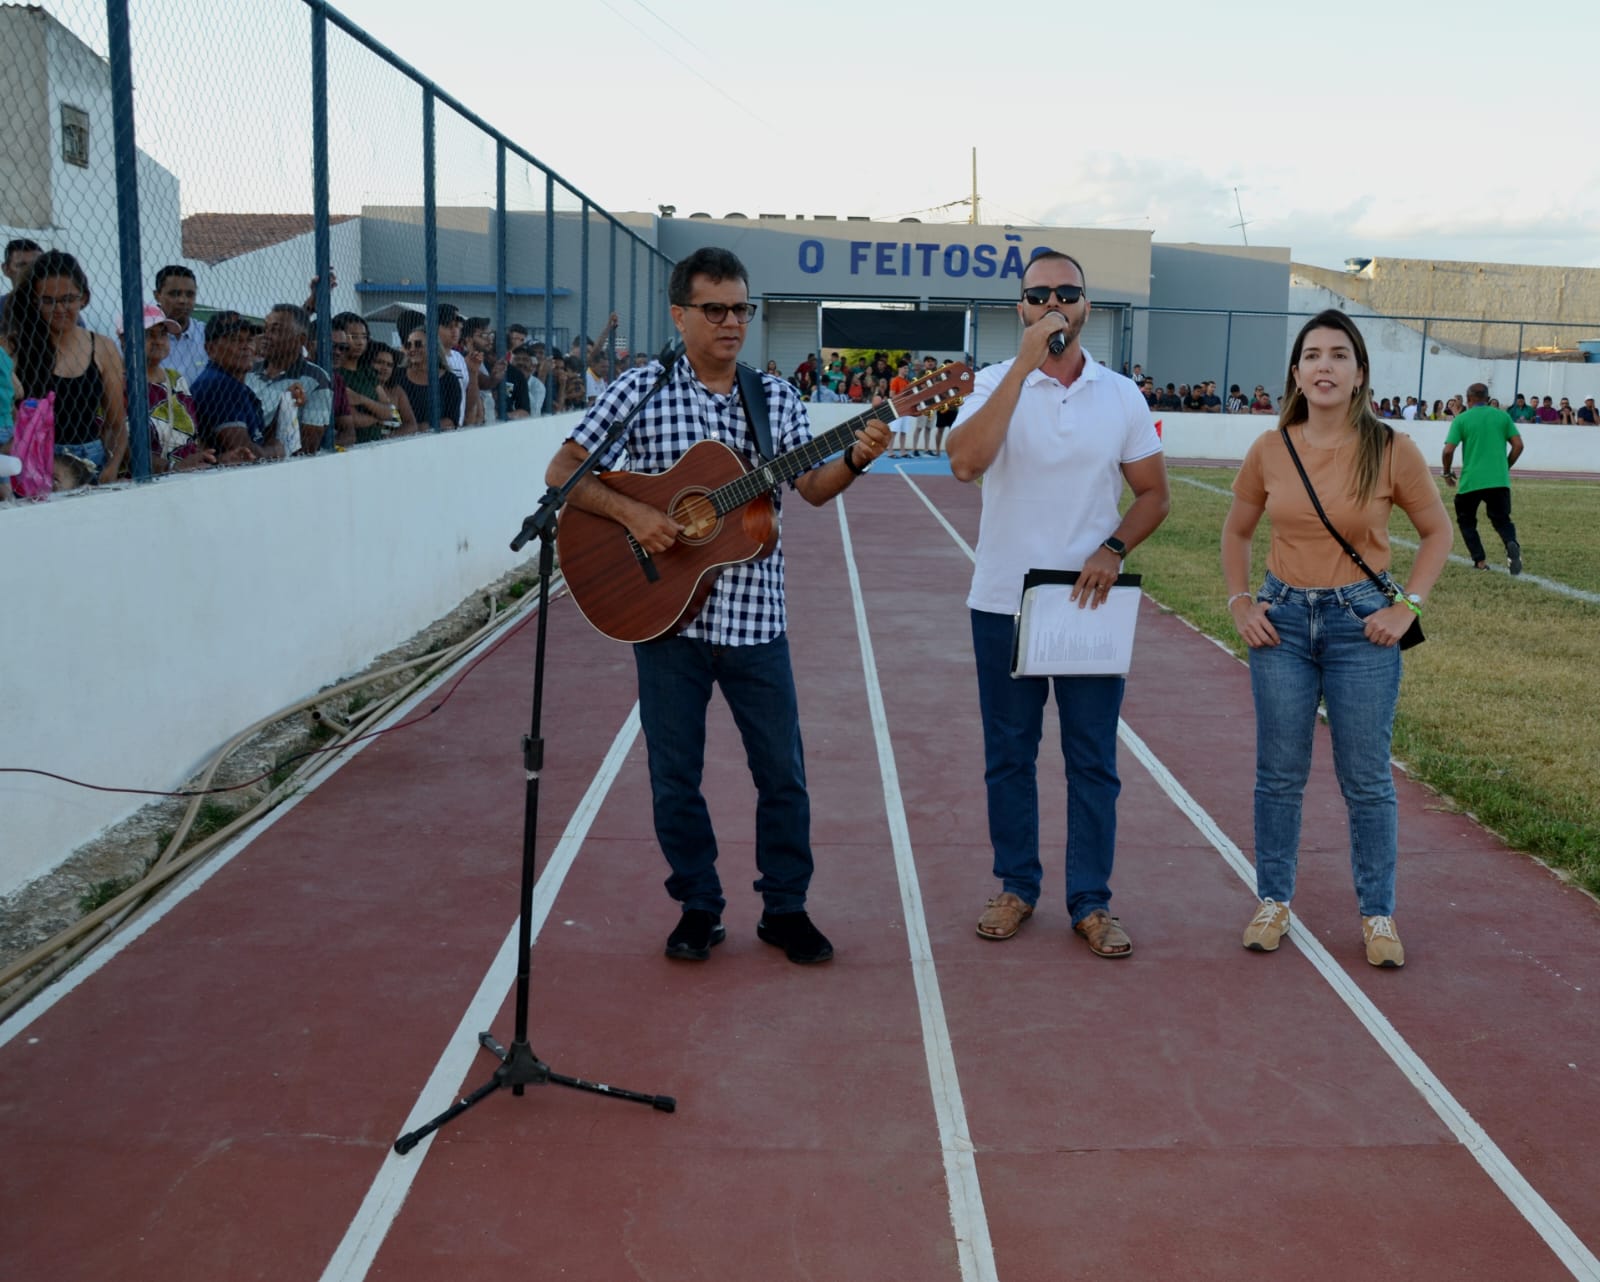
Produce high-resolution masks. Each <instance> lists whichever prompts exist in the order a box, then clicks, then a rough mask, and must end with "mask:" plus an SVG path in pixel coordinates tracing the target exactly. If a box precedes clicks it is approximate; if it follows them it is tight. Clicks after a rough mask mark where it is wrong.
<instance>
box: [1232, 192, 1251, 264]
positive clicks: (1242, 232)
mask: <svg viewBox="0 0 1600 1282" xmlns="http://www.w3.org/2000/svg"><path fill="white" fill-rule="evenodd" d="M1233 207H1234V208H1235V209H1237V210H1238V211H1239V221H1238V222H1236V223H1234V226H1235V227H1237V228H1238V229H1239V236H1240V238H1241V239H1242V240H1243V241H1244V247H1245V248H1246V249H1249V248H1250V237H1249V236H1248V235H1247V234H1246V233H1245V230H1244V229H1245V228H1246V227H1248V226H1249V225H1250V220H1249V219H1248V218H1246V217H1245V216H1244V206H1243V205H1242V204H1240V203H1239V189H1238V188H1237V187H1235V188H1234V189H1233Z"/></svg>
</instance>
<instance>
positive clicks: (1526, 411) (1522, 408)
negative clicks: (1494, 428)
mask: <svg viewBox="0 0 1600 1282" xmlns="http://www.w3.org/2000/svg"><path fill="white" fill-rule="evenodd" d="M1510 412H1511V421H1512V422H1513V423H1531V422H1533V420H1534V419H1536V418H1538V417H1539V411H1538V410H1536V409H1534V408H1533V406H1531V405H1529V404H1528V400H1527V397H1525V396H1523V394H1522V393H1521V392H1518V393H1517V399H1516V400H1514V401H1512V402H1511V411H1510Z"/></svg>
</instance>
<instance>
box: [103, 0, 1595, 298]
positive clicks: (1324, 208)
mask: <svg viewBox="0 0 1600 1282" xmlns="http://www.w3.org/2000/svg"><path fill="white" fill-rule="evenodd" d="M75 2H76V0H75ZM157 3H159V0H157ZM272 4H273V9H272V13H273V21H274V22H279V21H281V22H282V24H283V25H284V26H285V27H286V28H294V29H295V31H296V34H295V38H294V40H293V43H294V44H296V45H298V44H299V43H301V41H300V39H299V35H298V31H299V29H300V28H303V26H304V20H303V19H302V18H300V14H299V13H296V12H294V11H296V10H300V6H299V5H298V4H295V3H294V0H272ZM279 5H282V6H286V8H285V9H283V10H282V11H280V10H279V9H278V8H277V6H279ZM336 7H337V8H338V9H339V10H340V11H341V12H343V13H344V14H345V15H346V16H348V17H349V18H350V19H352V20H353V21H355V22H356V23H358V24H359V25H361V26H363V27H365V28H366V29H367V30H368V31H369V32H370V33H371V34H372V35H374V36H375V37H377V39H378V40H379V41H381V42H382V43H384V44H386V45H387V46H388V47H389V48H390V49H392V50H393V51H394V52H395V53H396V54H398V55H399V56H400V57H402V58H404V59H405V60H407V61H408V62H410V63H411V64H412V65H413V66H414V67H415V68H416V69H417V70H419V71H420V72H422V73H423V74H425V75H428V76H430V77H432V78H433V79H434V80H435V81H437V82H438V83H439V84H440V86H441V87H442V88H443V89H444V90H445V91H446V92H447V93H449V94H451V95H453V96H454V97H455V98H456V99H458V100H459V101H460V102H461V103H462V104H463V105H464V106H466V107H467V108H468V109H470V110H472V111H473V112H475V113H477V114H478V115H480V116H482V117H483V118H484V119H486V120H487V121H488V122H489V123H490V124H491V125H493V126H495V127H496V128H499V129H501V130H503V131H504V132H505V133H506V134H507V136H509V137H510V138H512V139H513V140H514V141H516V142H517V143H518V144H520V145H521V146H523V147H525V148H526V149H527V150H528V151H529V152H531V153H532V154H534V155H535V156H537V157H538V158H539V159H540V160H541V161H542V162H544V163H545V164H547V165H549V166H550V167H551V168H553V169H554V170H556V171H557V172H558V173H559V174H560V175H561V176H562V177H563V178H565V179H567V180H568V181H570V182H571V183H572V184H573V185H574V186H576V187H577V188H579V189H580V190H581V191H582V192H583V193H584V195H586V196H587V197H589V198H590V199H592V200H593V201H595V202H596V203H597V204H599V205H601V206H603V207H604V208H606V209H609V210H612V211H616V212H621V211H628V210H646V211H654V210H656V209H657V208H658V206H661V205H672V206H674V207H675V208H676V210H677V214H678V216H679V217H684V216H687V215H688V214H690V213H693V212H699V211H704V212H707V213H710V214H713V215H715V216H722V215H725V214H727V213H730V212H734V211H738V212H741V213H745V214H748V215H751V216H754V215H756V214H758V213H783V214H787V215H790V216H793V215H795V214H804V215H807V216H810V215H812V214H835V215H839V216H841V217H842V216H845V215H850V214H859V215H866V216H869V217H873V218H877V219H885V220H895V219H899V218H903V217H908V216H909V217H917V218H920V219H922V220H923V221H925V222H939V221H948V222H958V221H966V220H967V218H968V215H969V212H970V206H969V204H968V203H967V202H968V198H969V197H970V194H971V191H972V157H973V149H974V148H976V152H977V169H978V173H977V187H978V194H979V197H980V202H981V204H980V215H981V221H983V222H985V223H989V224H1001V223H1011V224H1013V225H1015V226H1028V225H1035V224H1045V225H1054V226H1072V227H1114V228H1135V229H1144V230H1148V231H1150V232H1151V233H1152V234H1153V235H1154V237H1155V239H1156V240H1158V241H1165V242H1182V241H1200V242H1207V243H1218V244H1229V243H1232V244H1237V243H1240V241H1241V240H1244V239H1246V238H1247V239H1248V242H1249V243H1250V244H1252V245H1281V246H1288V247H1289V248H1290V249H1291V250H1292V251H1293V256H1294V259H1295V260H1296V261H1298V262H1305V263H1312V264H1317V265H1320V266H1326V267H1339V266H1342V265H1343V263H1344V260H1345V259H1347V258H1350V257H1353V256H1362V257H1376V256H1379V255H1384V256H1398V257H1415V258H1439V259H1465V260H1484V261H1494V262H1511V263H1533V264H1552V265H1565V266H1577V267H1600V80H1597V77H1596V72H1595V65H1596V64H1595V50H1596V49H1597V48H1600V3H1596V0H1543V2H1542V3H1540V4H1537V5H1529V6H1528V7H1527V8H1526V9H1522V8H1520V7H1519V6H1515V5H1507V4H1506V3H1504V0H1495V3H1493V4H1490V3H1484V2H1483V0H1456V2H1455V3H1453V4H1449V5H1446V4H1443V3H1440V2H1439V0H1428V2H1426V3H1424V2H1419V0H1387V2H1386V3H1371V2H1369V0H1353V2H1350V0H1347V2H1346V3H1342V4H1337V5H1322V6H1313V7H1311V8H1306V7H1305V6H1304V5H1295V4H1292V3H1271V4H1268V3H1257V2H1255V0H1217V3H1214V4H1211V5H1197V4H1194V3H1193V2H1192V0H1182V2H1179V0H1144V2H1143V3H1140V4H1130V3H1127V0H1121V2H1112V3H1100V4H1081V3H1071V2H1070V0H1055V2H1054V3H1044V2H1039V0H987V3H982V4H978V3H973V2H972V0H961V2H955V0H917V2H916V3H911V2H910V0H802V2H801V3H798V4H776V3H772V0H556V2H555V3H550V2H548V0H535V3H532V4H519V3H508V4H501V5H498V6H492V7H490V8H488V9H478V10H469V11H467V12H470V13H471V14H472V21H471V23H470V25H467V24H463V23H460V22H458V21H456V20H455V19H454V17H453V16H452V15H453V8H452V6H451V5H449V4H444V5H441V4H440V3H439V2H438V0H340V2H339V3H338V4H337V5H336ZM145 12H147V13H152V12H153V10H146V11H145ZM266 12H267V9H266V8H265V7H263V8H262V9H258V10H256V13H257V14H258V15H260V14H264V13H266ZM300 12H303V10H300ZM134 13H135V26H136V31H135V44H136V47H137V46H139V45H140V43H141V42H140V41H139V39H138V36H139V31H138V30H137V28H138V25H139V9H138V7H136V8H135V10H134ZM291 19H292V20H291ZM150 47H152V48H156V47H159V46H156V45H154V44H152V45H151V46H150ZM263 47H264V45H263V42H262V41H261V40H259V39H252V40H251V41H247V42H242V45H241V48H242V50H254V53H255V54H260V53H261V51H262V49H263ZM302 57H303V55H301V54H299V53H298V52H295V51H289V50H288V49H287V47H286V51H285V54H284V56H283V58H282V59H281V62H282V63H284V64H286V65H288V66H291V67H292V66H293V65H294V64H295V63H296V62H300V61H301V60H302ZM372 63H373V60H372V59H371V58H370V56H369V55H367V54H366V53H365V52H364V51H358V50H357V48H356V46H355V45H354V44H353V42H351V41H349V40H348V39H347V38H345V37H343V36H339V37H338V38H337V39H336V40H334V41H332V42H330V67H331V75H332V78H333V80H334V82H335V84H336V86H338V88H339V98H338V101H337V102H336V103H335V104H334V106H333V108H332V112H331V116H332V122H333V136H334V148H335V156H334V167H335V182H334V186H335V196H334V205H335V208H336V209H341V210H343V209H344V207H345V206H346V205H349V204H352V203H354V204H359V203H362V202H365V201H372V202H374V203H376V202H377V201H379V200H381V199H383V198H384V197H385V195H387V194H391V193H392V194H393V195H394V196H395V198H396V199H397V200H405V201H407V202H410V203H414V201H415V199H416V191H415V188H416V183H415V182H414V179H413V171H414V169H415V168H416V167H417V165H418V164H419V163H420V162H419V160H418V159H417V158H416V152H417V147H416V146H415V144H414V137H415V131H416V126H415V124H410V123H408V122H410V121H414V120H415V118H416V112H417V110H418V109H417V108H416V106H415V103H416V99H417V95H416V94H414V93H412V92H410V91H409V87H408V86H406V85H405V84H404V82H402V81H401V80H400V79H399V78H398V77H397V76H393V75H391V74H388V73H385V74H383V75H380V74H378V72H377V71H376V70H375V69H374V67H373V65H372ZM136 74H137V71H136ZM240 76H241V78H242V79H245V80H251V79H254V78H255V77H253V76H251V75H249V74H248V73H247V72H246V71H245V70H244V69H241V71H240ZM293 78H294V77H293V73H292V72H291V73H289V79H286V80H284V82H283V83H284V84H285V85H286V86H287V85H288V84H289V83H290V80H292V79H293ZM152 79H153V77H149V76H147V77H146V78H145V80H144V82H143V83H144V84H145V85H146V86H151V80H152ZM155 92H156V90H155V88H153V87H152V88H151V89H150V92H149V96H148V97H147V98H146V101H147V102H149V101H151V100H152V99H153V98H154V96H155ZM291 96H292V95H291ZM181 100H182V95H181V94H179V95H177V96H176V97H175V98H173V101H174V102H178V101H181ZM242 103H243V104H244V106H243V107H242V108H241V109H242V110H243V109H245V108H247V109H248V110H249V111H250V112H251V113H254V123H253V124H252V123H251V120H250V118H245V119H243V120H242V121H241V122H240V127H241V129H242V130H245V131H253V132H256V133H257V134H259V130H260V129H261V127H262V123H263V117H262V114H261V113H260V110H259V104H260V100H259V99H258V98H257V97H255V96H254V95H245V97H244V99H243V100H242ZM270 119H271V114H270V113H268V114H267V116H266V120H267V121H269V122H270ZM187 120H188V124H187V125H183V126H182V127H181V133H179V132H178V129H177V127H175V131H174V138H175V139H176V138H177V137H180V136H181V137H182V138H183V139H184V141H185V143H186V144H187V145H188V146H192V139H191V138H190V136H189V133H190V130H189V126H190V125H192V120H193V118H192V114H191V115H188V116H187ZM465 132H466V131H465V130H463V129H462V128H461V127H460V125H459V122H455V123H454V127H453V128H451V127H447V126H442V127H441V131H440V147H441V151H442V152H443V153H444V154H445V156H446V157H447V159H448V157H450V156H453V155H455V154H456V152H457V151H458V150H459V151H460V152H461V153H462V154H463V156H465V157H466V158H465V159H464V160H463V166H464V168H465V169H466V170H467V171H468V172H467V175H466V176H465V177H458V176H457V175H455V174H452V175H450V176H448V178H447V180H445V181H443V182H442V183H441V190H440V200H441V203H450V202H451V201H452V200H457V199H458V200H461V201H467V202H472V201H482V200H484V199H485V198H487V199H488V200H490V201H492V199H493V165H492V157H489V158H487V159H486V158H485V155H484V154H483V153H482V152H481V150H478V149H474V148H470V147H466V146H458V143H459V140H460V139H461V138H462V137H463V136H464V135H465ZM408 135H409V137H408ZM146 137H150V138H152V139H153V142H152V146H153V148H154V149H155V150H156V153H157V154H158V156H162V155H163V150H164V149H162V148H161V147H160V139H159V134H158V130H155V129H152V130H151V131H149V132H148V133H147V132H146V131H145V130H144V129H143V126H141V139H142V141H141V145H144V142H143V139H144V138H146ZM351 149H354V151H352V150H351ZM166 150H170V151H171V152H172V153H173V155H174V158H175V160H176V159H181V157H179V155H178V152H179V148H178V147H177V146H176V143H175V144H174V146H172V147H171V148H170V149H166ZM468 152H471V153H472V154H471V155H470V156H468V155H467V153H468ZM346 155H355V156H358V157H364V159H362V160H361V161H360V163H359V165H358V164H357V162H356V161H349V162H345V161H343V160H342V157H344V156H346ZM163 158H164V156H163ZM188 159H189V162H190V163H189V164H187V165H180V166H179V167H180V168H181V169H187V170H188V172H186V173H184V174H183V177H184V180H185V184H186V188H188V187H192V188H193V189H194V190H195V191H196V193H198V192H199V191H200V189H201V188H200V179H201V177H202V175H200V174H198V173H197V172H195V166H194V164H193V153H192V151H191V152H188ZM286 167H287V168H288V169H290V170H293V171H296V172H297V171H298V170H299V169H300V168H301V166H300V165H299V164H298V162H297V161H293V160H291V161H290V162H289V163H288V164H287V166H286ZM358 167H359V168H361V169H362V170H363V173H362V174H361V175H360V177H359V181H357V182H355V183H353V184H341V182H340V174H341V172H346V171H351V172H353V171H354V170H355V169H356V168H358ZM240 177H241V175H240V174H238V173H237V171H229V172H228V173H227V174H225V175H224V178H225V181H229V182H233V183H235V184H237V183H238V182H239V179H240ZM260 177H261V175H259V174H258V175H256V178H260ZM298 185H299V183H298V182H294V183H289V184H284V185H283V186H282V187H279V188H278V189H277V190H276V191H275V192H274V190H273V188H272V185H271V184H268V189H267V191H266V192H265V193H263V196H262V198H263V199H266V198H268V197H273V198H275V199H276V200H277V201H278V204H277V205H275V206H274V207H280V208H288V207H290V205H291V204H292V205H293V206H294V207H303V205H304V202H303V200H302V199H301V198H300V197H299V196H298V194H295V193H289V194H286V192H287V189H288V188H289V187H290V186H296V187H297V186H298ZM286 199H287V200H288V201H289V202H290V204H284V203H283V201H284V200H286ZM528 199H532V200H534V201H536V202H538V203H541V204H542V191H541V190H538V189H537V184H535V185H534V189H533V190H531V191H521V190H520V189H519V191H517V192H515V193H514V200H528ZM185 206H186V211H188V210H192V209H194V208H197V207H210V208H217V207H219V206H218V205H217V204H215V203H206V202H202V203H201V204H200V205H195V204H192V203H191V201H190V199H189V192H188V191H187V190H186V193H185ZM351 212H354V211H353V210H352V211H351ZM1241 222H1242V223H1243V226H1240V225H1239V224H1240V223H1241Z"/></svg>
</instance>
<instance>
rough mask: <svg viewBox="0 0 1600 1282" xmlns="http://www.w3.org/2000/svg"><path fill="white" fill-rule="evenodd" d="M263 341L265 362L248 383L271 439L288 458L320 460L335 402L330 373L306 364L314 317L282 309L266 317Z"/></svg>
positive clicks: (283, 306) (290, 308) (277, 307)
mask: <svg viewBox="0 0 1600 1282" xmlns="http://www.w3.org/2000/svg"><path fill="white" fill-rule="evenodd" d="M261 337H262V340H263V345H262V349H261V360H260V362H259V363H258V364H257V365H256V367H255V368H254V369H253V370H251V371H250V373H249V375H248V376H246V378H245V383H246V385H247V386H249V388H250V390H251V391H253V392H254V393H255V394H256V399H257V400H259V401H260V402H261V416H262V418H263V419H264V420H265V421H266V423H267V439H268V440H269V441H271V440H274V439H276V440H277V441H279V443H281V444H282V446H283V450H284V453H285V454H315V453H316V452H317V449H318V448H319V446H320V445H321V444H322V438H323V437H324V435H326V433H327V430H328V428H329V427H330V426H332V425H333V419H334V404H333V401H334V396H333V379H332V378H331V377H329V375H328V371H327V370H325V369H323V368H322V366H320V365H314V364H312V363H311V362H310V361H308V360H307V359H306V343H307V341H308V340H309V339H310V337H311V317H310V316H309V315H308V314H307V313H306V309H305V308H303V307H301V306H299V305H298V304H296V303H278V304H276V305H274V307H273V308H272V310H271V311H269V312H268V313H267V323H266V325H265V326H263V328H262V331H261ZM285 397H287V398H288V401H287V402H286V401H285V399H284V398H285ZM290 405H292V406H293V412H292V413H291V412H290V409H289V406H290ZM297 424H298V427H299V434H298V438H296V437H295V433H294V428H295V426H296V425H297Z"/></svg>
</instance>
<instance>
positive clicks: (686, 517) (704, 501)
mask: <svg viewBox="0 0 1600 1282" xmlns="http://www.w3.org/2000/svg"><path fill="white" fill-rule="evenodd" d="M672 519H673V520H674V521H676V522H677V523H678V524H679V525H681V526H683V533H682V534H680V535H679V536H678V538H679V539H680V540H681V541H682V542H684V543H693V544H700V543H708V542H710V541H711V539H712V538H714V537H715V536H716V533H717V528H718V526H719V525H720V524H721V521H720V520H719V518H718V517H717V509H716V508H715V507H714V506H713V505H712V502H711V500H710V499H709V498H707V497H706V491H705V490H685V491H684V492H683V493H682V494H680V495H678V497H677V498H676V499H674V500H673V503H672Z"/></svg>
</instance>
